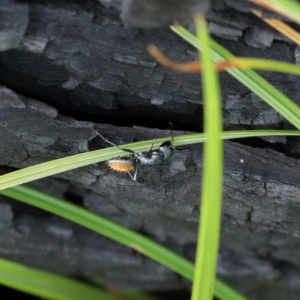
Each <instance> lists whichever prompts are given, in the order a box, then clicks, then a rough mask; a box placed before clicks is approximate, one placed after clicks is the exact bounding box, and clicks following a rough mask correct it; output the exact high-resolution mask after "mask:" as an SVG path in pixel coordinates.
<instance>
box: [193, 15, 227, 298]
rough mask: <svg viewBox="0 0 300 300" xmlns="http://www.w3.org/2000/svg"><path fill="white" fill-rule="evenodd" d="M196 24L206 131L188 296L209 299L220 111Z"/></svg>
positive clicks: (203, 30)
mask: <svg viewBox="0 0 300 300" xmlns="http://www.w3.org/2000/svg"><path fill="white" fill-rule="evenodd" d="M196 28H197V32H198V39H199V41H201V44H202V46H203V47H202V49H201V50H202V51H201V53H199V55H200V56H201V63H202V68H203V69H202V70H203V71H202V85H203V99H204V133H205V134H206V135H207V141H206V142H205V143H204V159H203V160H204V166H203V176H202V177H203V180H202V196H201V218H200V222H199V229H198V245H197V252H196V264H195V274H194V280H193V289H192V298H191V299H192V300H198V299H203V300H209V299H212V298H213V285H214V282H215V277H216V266H217V258H218V251H219V239H220V224H221V207H222V182H223V181H222V178H223V142H222V139H221V132H222V111H221V101H220V85H219V79H218V73H217V72H216V70H215V68H214V63H213V61H212V60H211V53H210V47H209V40H210V38H209V34H208V31H207V27H206V22H205V20H204V19H203V18H197V19H196Z"/></svg>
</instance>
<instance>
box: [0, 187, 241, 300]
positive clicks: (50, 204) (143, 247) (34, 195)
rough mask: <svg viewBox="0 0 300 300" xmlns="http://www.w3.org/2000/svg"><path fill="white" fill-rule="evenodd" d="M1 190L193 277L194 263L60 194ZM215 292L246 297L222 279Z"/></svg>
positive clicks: (229, 299) (228, 298)
mask: <svg viewBox="0 0 300 300" xmlns="http://www.w3.org/2000/svg"><path fill="white" fill-rule="evenodd" d="M0 194H2V195H5V196H7V197H11V198H13V199H16V200H19V201H22V202H24V203H27V204H29V205H32V206H35V207H38V208H41V209H44V210H46V211H48V212H51V213H54V214H56V215H58V216H61V217H63V218H66V219H68V220H70V221H73V222H75V223H77V224H79V225H82V226H84V227H86V228H89V229H91V230H93V231H95V232H98V233H100V234H103V235H104V236H106V237H108V238H111V239H113V240H115V241H116V242H119V243H121V244H123V245H126V246H128V247H131V248H133V249H136V250H137V251H139V252H141V253H143V254H144V255H146V256H148V257H150V258H152V259H154V260H156V261H157V262H159V263H161V264H163V265H165V266H167V267H168V268H170V269H171V270H174V271H175V272H177V273H179V274H180V275H182V276H183V277H185V278H187V279H190V280H193V276H194V266H193V264H192V263H191V262H189V261H188V260H186V259H185V258H183V257H181V256H179V255H177V254H175V253H173V252H172V251H170V250H168V249H166V248H165V247H163V246H161V245H159V244H157V243H155V242H153V241H151V240H150V239H148V238H146V237H143V236H141V235H140V234H138V233H136V232H134V231H132V230H130V229H127V228H124V227H122V226H120V225H118V224H116V223H114V222H112V221H110V220H107V219H105V218H103V217H101V216H99V215H97V214H95V213H92V212H90V211H88V210H86V209H84V208H81V207H79V206H76V205H74V204H72V203H68V202H66V201H64V200H62V199H59V198H57V197H54V196H50V195H47V194H45V193H42V192H39V191H37V190H35V189H32V188H29V187H27V186H17V187H13V188H10V189H6V190H3V191H0ZM214 292H215V295H216V296H217V297H219V298H220V299H224V300H245V299H246V298H244V297H243V296H241V295H240V294H239V293H237V292H236V291H234V290H233V289H231V288H230V287H229V286H227V285H226V284H225V283H223V282H222V281H220V280H216V281H215V286H214ZM82 299H84V298H82ZM99 299H100V298H99Z"/></svg>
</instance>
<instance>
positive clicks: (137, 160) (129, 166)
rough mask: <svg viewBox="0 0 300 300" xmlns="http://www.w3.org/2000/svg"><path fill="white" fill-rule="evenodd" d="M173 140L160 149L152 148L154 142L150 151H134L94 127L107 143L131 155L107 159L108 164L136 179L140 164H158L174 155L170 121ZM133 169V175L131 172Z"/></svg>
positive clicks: (164, 143) (163, 144) (162, 145)
mask: <svg viewBox="0 0 300 300" xmlns="http://www.w3.org/2000/svg"><path fill="white" fill-rule="evenodd" d="M170 125H171V127H172V129H171V135H172V141H166V142H163V143H162V144H161V145H160V146H159V148H158V150H152V148H153V144H154V142H153V143H152V146H151V148H150V150H149V151H148V152H134V151H133V150H130V149H124V148H121V147H119V146H118V145H116V144H114V143H112V142H111V141H109V140H108V139H106V138H105V137H104V136H102V135H101V134H100V133H99V132H98V131H96V130H94V129H92V130H93V131H94V132H95V133H96V134H97V135H99V136H100V137H101V138H102V139H103V140H104V141H105V142H106V143H108V144H110V145H112V146H114V147H117V148H118V149H120V150H122V151H126V152H129V153H130V155H129V156H121V157H116V158H112V159H110V160H108V161H107V164H108V166H109V167H110V168H111V169H113V170H115V171H118V172H127V173H128V174H129V176H130V178H131V179H132V180H134V181H136V179H137V170H138V168H137V167H138V165H140V166H142V165H156V164H160V163H162V162H163V161H164V160H167V159H168V158H170V157H171V156H172V155H173V152H174V136H173V125H172V124H171V123H170ZM131 171H133V175H132V174H131V173H130V172H131Z"/></svg>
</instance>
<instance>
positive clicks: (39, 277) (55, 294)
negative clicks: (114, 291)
mask: <svg viewBox="0 0 300 300" xmlns="http://www.w3.org/2000/svg"><path fill="white" fill-rule="evenodd" d="M0 283H1V284H4V285H6V286H9V287H12V288H14V289H18V290H20V291H23V292H26V293H30V294H32V295H35V296H39V297H43V298H47V299H56V300H82V299H86V300H99V299H103V300H117V298H115V297H113V296H111V295H109V294H107V292H103V291H101V290H99V289H96V288H94V287H92V286H90V285H87V284H84V283H82V282H79V281H76V280H72V279H68V278H65V277H63V276H60V275H56V274H52V273H49V272H46V271H41V270H37V269H34V268H30V267H26V266H24V265H22V264H19V263H16V262H12V261H9V260H6V259H3V258H0Z"/></svg>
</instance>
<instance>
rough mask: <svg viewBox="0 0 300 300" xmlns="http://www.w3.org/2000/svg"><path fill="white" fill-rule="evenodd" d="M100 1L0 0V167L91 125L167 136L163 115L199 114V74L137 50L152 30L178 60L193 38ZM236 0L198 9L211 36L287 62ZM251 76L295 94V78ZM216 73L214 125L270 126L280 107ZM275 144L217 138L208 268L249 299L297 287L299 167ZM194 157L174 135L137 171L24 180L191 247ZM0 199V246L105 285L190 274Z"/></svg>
mask: <svg viewBox="0 0 300 300" xmlns="http://www.w3.org/2000/svg"><path fill="white" fill-rule="evenodd" d="M2 2H3V1H2ZM103 2H106V6H103V5H100V4H99V3H97V2H93V1H91V2H86V1H73V2H68V3H64V4H61V3H60V2H56V1H52V2H51V1H48V2H45V3H44V4H39V3H38V2H35V1H23V3H22V4H19V3H18V4H17V3H15V2H10V1H8V2H6V4H4V2H3V5H2V6H0V11H1V10H2V11H1V12H2V13H3V14H5V16H6V17H7V19H6V22H1V18H0V33H3V36H4V38H3V40H4V41H5V42H3V44H2V48H1V50H3V52H0V84H1V85H2V86H1V87H0V120H1V122H0V137H1V141H2V146H1V155H0V157H1V162H0V164H1V165H2V166H3V169H2V172H3V173H4V172H7V171H8V169H7V167H12V168H24V167H27V166H30V165H34V164H37V163H40V162H44V161H49V160H51V159H55V158H60V157H65V156H68V155H72V154H76V153H80V152H86V151H89V150H94V149H98V148H101V147H107V144H106V143H105V142H103V141H102V140H101V139H100V138H99V137H97V136H95V133H94V132H93V131H92V130H91V127H93V126H94V127H95V128H96V129H97V130H98V131H99V132H100V133H101V134H103V135H104V136H105V137H107V138H108V139H110V140H112V141H113V142H115V143H116V144H118V145H119V144H124V143H127V142H133V141H137V140H144V139H154V138H157V137H166V139H167V140H169V139H170V130H159V129H151V128H168V126H169V125H168V121H172V123H173V124H174V126H175V129H178V130H183V129H187V130H194V129H196V128H201V127H202V117H201V113H202V96H201V93H202V90H201V89H202V88H201V85H200V84H199V76H198V75H187V74H179V73H173V72H171V71H169V70H166V69H164V68H162V67H161V66H159V65H157V64H156V63H155V61H154V60H153V59H152V58H151V57H150V56H149V55H148V54H147V52H146V50H145V49H146V46H147V45H148V44H150V43H154V44H156V45H158V46H159V47H160V49H162V50H163V51H164V52H165V53H166V54H167V55H168V56H170V57H171V58H172V59H175V60H180V61H184V60H192V59H195V58H196V51H195V50H194V49H193V48H192V47H190V46H189V45H188V44H186V43H185V42H183V41H181V40H180V39H179V38H178V37H177V36H175V35H174V34H173V33H171V32H170V31H169V30H167V29H159V30H153V29H137V28H134V29H132V28H128V27H125V26H123V25H122V23H121V21H120V20H119V10H118V9H117V8H115V7H111V6H110V5H108V4H107V3H108V2H107V1H103ZM113 2H114V1H113ZM116 2H118V1H116ZM0 3H1V2H0ZM241 3H242V2H241ZM239 5H242V6H239V7H235V6H234V5H233V4H232V1H226V2H222V1H214V3H213V6H212V10H211V11H209V12H208V13H207V17H208V20H209V21H210V24H209V26H210V29H211V31H212V32H213V33H215V34H217V35H218V36H219V37H215V38H216V39H217V40H218V41H219V42H220V43H222V44H223V45H224V46H225V47H227V48H228V49H229V50H231V51H232V52H234V54H236V55H239V56H240V55H245V56H256V57H267V58H272V59H280V60H285V61H289V62H295V60H296V58H297V57H296V58H295V57H294V51H296V54H297V51H298V50H297V49H296V47H295V46H294V45H293V44H291V43H287V42H286V41H285V39H284V38H281V37H280V36H279V34H277V33H275V32H274V31H273V30H271V29H269V28H268V27H267V26H266V25H265V24H264V23H263V22H262V21H260V20H258V19H256V18H255V17H254V16H252V15H251V14H249V13H245V12H249V9H250V8H251V7H248V6H243V4H239ZM116 6H117V7H118V3H117V4H116ZM232 6H234V8H235V9H233V8H232ZM241 10H242V11H244V13H240V12H239V11H241ZM12 15H13V16H14V18H12V17H11V16H12ZM16 15H17V17H16ZM15 19H18V22H16V21H15ZM2 20H3V19H2ZM7 20H8V21H7ZM7 22H8V23H9V22H11V25H7V24H8V23H7ZM9 24H10V23H9ZM190 27H192V26H190ZM9 29H11V30H9ZM256 32H260V33H261V35H260V36H259V39H257V37H258V36H257V34H256ZM221 37H223V38H221ZM262 37H263V38H262ZM224 38H226V39H224ZM245 43H247V44H248V45H251V46H248V45H246V44H245ZM269 46H270V47H269ZM257 47H261V48H257ZM264 76H265V77H266V78H267V79H268V80H269V81H270V82H271V83H272V84H274V85H275V86H277V87H278V88H279V89H281V90H282V91H284V92H285V93H286V94H287V95H288V96H290V97H291V98H292V99H294V100H295V101H296V102H297V97H298V85H297V78H295V77H294V76H290V75H286V74H277V73H276V74H274V73H270V72H264ZM220 78H221V84H222V100H223V110H224V124H225V128H244V127H246V128H261V127H263V128H267V127H272V128H280V127H282V125H283V118H282V117H281V116H280V115H279V114H278V113H277V112H275V111H274V110H272V109H271V108H269V107H268V106H267V105H266V104H264V103H263V102H262V101H261V100H260V99H258V97H257V96H255V95H254V94H252V93H251V92H249V90H248V89H247V88H245V87H244V86H242V85H241V84H240V83H238V82H237V81H236V80H235V79H233V78H232V77H230V76H229V75H228V74H225V73H224V74H221V75H220ZM5 86H6V87H5ZM75 118H77V119H79V120H75ZM92 122H96V123H99V124H94V123H92ZM105 123H109V124H105ZM116 125H122V126H128V125H140V126H147V125H148V126H149V127H151V128H145V127H118V126H116ZM174 133H175V135H178V134H184V132H183V131H181V132H180V131H176V130H175V132H174ZM257 141H259V143H258V145H257ZM291 143H292V146H293V147H291V148H290V150H288V151H290V152H291V153H292V154H293V155H298V154H297V151H296V150H297V149H296V148H297V146H295V145H297V140H296V141H295V140H292V142H291ZM257 146H259V147H257ZM271 148H272V149H271ZM286 149H287V148H286V140H285V139H284V138H277V139H276V138H273V139H270V138H269V139H266V141H264V142H262V140H260V139H259V140H258V139H257V140H250V142H247V145H246V144H245V141H241V142H225V173H224V200H223V221H222V223H223V224H222V237H221V249H220V258H219V266H218V273H219V275H220V276H222V277H224V279H225V280H227V281H229V282H230V283H232V285H233V286H236V287H237V288H238V289H239V290H240V291H241V292H244V293H245V294H246V295H248V296H249V297H250V299H286V298H289V299H298V292H299V286H300V285H299V283H300V254H299V246H300V240H299V230H300V228H299V226H300V225H299V224H300V223H299V220H298V219H299V218H298V215H299V200H298V198H299V183H298V182H299V173H300V167H299V159H296V158H292V157H289V156H286V155H285V154H286V153H287V152H288V151H287V150H286ZM279 150H280V151H279ZM202 163H203V161H202V146H201V145H190V146H186V147H179V148H177V149H176V151H175V154H174V155H173V156H172V157H171V159H170V160H169V161H167V162H165V163H164V164H162V165H158V166H147V167H143V168H140V169H139V173H138V181H137V182H134V181H132V180H131V179H130V178H129V176H127V175H126V174H117V173H114V172H112V171H111V170H109V169H108V167H107V165H106V164H105V163H100V164H95V165H91V166H88V167H84V168H80V169H77V170H73V171H70V172H65V173H62V174H59V175H57V176H55V178H48V179H43V180H40V181H37V182H34V183H32V186H34V187H37V188H39V189H41V190H44V191H47V192H49V193H51V194H54V195H57V196H59V197H63V198H66V199H68V200H70V201H74V202H76V203H79V204H81V205H83V206H85V207H87V208H89V209H91V210H93V211H95V212H97V213H100V214H101V215H104V216H106V217H107V218H109V219H112V220H115V221H117V222H119V223H121V224H123V225H125V226H127V227H130V228H132V229H134V230H137V231H139V232H142V233H144V234H146V235H148V236H151V237H153V238H154V239H155V240H157V241H159V242H161V243H162V244H164V245H166V246H167V247H169V248H171V249H174V251H176V252H178V253H180V254H182V255H184V256H186V257H188V258H190V259H194V251H195V242H196V234H197V220H198V214H199V191H200V187H201V171H202ZM9 170H10V171H11V169H9ZM0 206H1V209H0V228H1V234H0V243H1V247H0V254H1V256H3V257H7V258H10V259H15V260H17V261H21V262H24V263H26V264H28V265H31V266H36V267H40V268H43V269H47V270H51V271H56V272H59V273H63V274H68V275H77V276H80V277H83V278H87V279H88V278H91V277H94V276H101V277H103V278H104V281H105V283H106V285H107V286H110V287H114V288H116V287H117V288H138V289H144V290H159V289H160V290H173V289H184V288H188V287H189V283H187V282H186V281H185V280H182V278H180V277H179V276H177V275H176V274H174V273H173V272H171V271H170V270H167V269H166V268H164V267H162V266H160V265H158V264H156V263H154V262H152V261H151V260H149V259H146V258H145V257H143V256H141V255H139V254H137V253H133V252H132V250H130V249H128V248H125V247H123V246H120V245H118V244H116V243H114V242H112V241H110V240H108V239H106V238H104V237H101V236H98V235H96V234H94V233H92V232H90V231H88V230H85V229H83V228H80V227H79V226H77V225H74V224H72V223H70V222H67V221H65V220H62V219H60V218H58V217H55V216H52V215H49V214H48V213H45V212H41V211H39V210H37V209H34V208H29V207H27V206H25V205H23V204H20V203H18V202H16V201H12V200H10V199H6V198H4V197H1V204H0ZM145 274H147V276H146V277H145V276H144V275H145ZM265 286H268V289H265ZM287 295H288V296H287Z"/></svg>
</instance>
